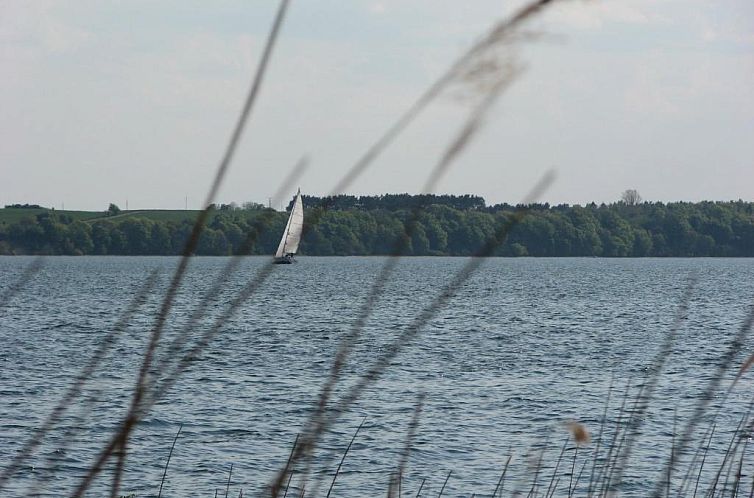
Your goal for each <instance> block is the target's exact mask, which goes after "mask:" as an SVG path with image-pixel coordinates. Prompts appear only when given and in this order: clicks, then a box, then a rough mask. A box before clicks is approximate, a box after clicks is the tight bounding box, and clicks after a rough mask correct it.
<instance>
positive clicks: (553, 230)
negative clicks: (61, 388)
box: [0, 194, 754, 257]
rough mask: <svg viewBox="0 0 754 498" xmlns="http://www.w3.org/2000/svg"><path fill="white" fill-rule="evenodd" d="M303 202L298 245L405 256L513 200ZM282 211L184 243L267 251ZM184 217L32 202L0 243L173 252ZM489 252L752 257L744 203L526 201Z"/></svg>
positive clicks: (247, 217)
mask: <svg viewBox="0 0 754 498" xmlns="http://www.w3.org/2000/svg"><path fill="white" fill-rule="evenodd" d="M304 205H305V209H306V220H307V225H306V227H305V234H304V238H303V241H302V243H301V248H300V251H299V252H300V254H305V255H316V256H329V255H384V254H390V253H391V252H392V251H393V250H394V247H395V246H396V241H399V240H403V241H404V244H403V247H404V249H405V251H404V253H405V254H409V255H452V256H466V255H472V254H474V253H475V251H477V250H478V249H479V248H480V247H482V245H483V244H484V243H485V241H486V240H487V239H488V238H490V237H491V236H492V235H493V234H494V232H495V230H496V229H497V228H498V227H500V226H501V225H502V224H504V223H506V222H508V221H509V220H510V219H511V217H512V216H513V214H514V213H515V212H516V209H519V208H520V207H521V206H519V207H518V208H517V207H516V206H511V205H507V204H498V205H494V206H487V205H486V204H485V202H484V199H482V198H481V197H477V196H469V195H467V196H449V195H444V196H430V195H425V196H412V195H408V194H403V195H385V196H370V197H356V196H337V197H334V198H326V199H320V198H314V197H305V198H304ZM15 207H17V206H7V207H6V211H8V210H10V209H13V208H15ZM18 207H19V208H20V207H27V206H18ZM286 219H287V214H286V213H285V212H278V211H274V210H272V209H267V208H264V207H263V206H261V205H259V204H254V203H249V204H247V205H245V206H244V207H243V208H239V207H237V206H235V205H221V206H217V207H215V208H213V210H212V212H211V214H210V217H209V222H208V225H207V227H206V229H205V231H204V233H203V234H202V236H201V240H200V243H199V246H198V248H197V250H196V254H197V255H229V254H236V253H249V254H272V253H273V252H274V251H275V249H276V247H277V244H278V241H279V238H280V234H281V233H282V231H283V229H284V226H285V222H286ZM407 226H408V227H413V228H412V229H410V230H409V231H410V236H409V237H405V233H406V227H407ZM191 228H192V222H191V221H190V220H189V219H183V220H180V221H175V220H160V219H150V218H149V217H142V216H140V215H139V213H130V212H125V213H124V212H121V211H120V210H118V209H117V206H114V205H111V206H110V208H109V209H108V211H105V212H103V213H101V215H98V216H96V217H93V218H89V219H75V218H74V217H71V216H68V215H66V214H64V213H60V212H56V211H54V210H43V211H42V212H40V213H39V214H36V215H33V216H25V217H21V218H20V219H17V220H15V221H3V222H0V254H69V255H82V254H101V255H106V254H117V255H175V254H180V253H181V251H182V248H183V246H184V243H185V242H186V240H187V238H188V236H189V234H190V233H191ZM247 240H252V241H253V244H252V245H251V247H247V246H246V245H245V241H247ZM496 255H498V256H604V257H627V256H639V257H640V256H663V257H664V256H754V203H751V202H744V201H737V202H699V203H687V202H674V203H667V204H664V203H660V202H636V203H634V202H625V201H621V202H616V203H613V204H601V205H597V204H588V205H586V206H579V205H575V206H569V205H557V206H550V205H549V204H534V205H530V206H527V210H526V215H525V216H524V217H523V218H522V219H521V221H520V222H519V223H517V224H515V226H514V227H513V229H512V231H511V232H510V234H509V236H508V237H507V239H506V240H505V242H504V243H503V244H502V245H501V246H500V247H498V248H497V251H496Z"/></svg>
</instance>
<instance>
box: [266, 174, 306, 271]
mask: <svg viewBox="0 0 754 498" xmlns="http://www.w3.org/2000/svg"><path fill="white" fill-rule="evenodd" d="M303 229H304V203H303V202H302V201H301V189H298V192H297V193H296V200H294V201H293V209H291V215H290V216H288V223H287V224H286V225H285V231H284V232H283V238H282V239H280V245H278V250H277V251H276V252H275V259H274V261H273V263H275V264H279V265H289V264H291V263H293V261H294V260H293V255H294V254H296V251H298V244H299V242H301V232H302V231H303Z"/></svg>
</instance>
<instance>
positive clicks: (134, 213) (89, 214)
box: [0, 208, 199, 225]
mask: <svg viewBox="0 0 754 498" xmlns="http://www.w3.org/2000/svg"><path fill="white" fill-rule="evenodd" d="M47 211H53V210H51V209H47V208H3V209H0V224H3V223H5V224H8V225H10V224H12V223H17V222H18V221H19V220H21V219H23V218H34V217H35V216H37V215H38V214H41V213H44V212H47ZM54 212H55V213H56V214H58V215H66V216H70V217H71V219H72V220H74V221H76V220H80V221H94V220H98V219H104V218H105V213H104V212H103V211H67V210H58V209H56V210H54ZM198 213H199V211H193V210H189V211H187V210H183V209H181V210H178V209H144V210H131V211H121V213H120V214H119V215H117V216H111V217H109V219H111V220H116V219H117V220H121V221H122V220H123V219H125V218H130V217H139V218H147V219H149V220H153V221H175V222H181V221H183V220H194V219H196V215H197V214H198Z"/></svg>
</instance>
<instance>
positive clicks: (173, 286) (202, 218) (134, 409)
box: [73, 0, 289, 498]
mask: <svg viewBox="0 0 754 498" xmlns="http://www.w3.org/2000/svg"><path fill="white" fill-rule="evenodd" d="M288 3H289V0H281V2H280V7H279V9H278V12H277V15H276V17H275V21H274V23H273V26H272V29H271V30H270V34H269V37H268V39H267V43H266V45H265V48H264V51H263V53H262V57H261V59H260V62H259V66H258V68H257V71H256V73H255V76H254V78H253V80H252V84H251V88H250V89H249V93H248V95H247V97H246V100H245V102H244V105H243V108H242V110H241V113H240V115H239V118H238V121H237V123H236V126H235V128H234V130H233V133H232V134H231V137H230V140H229V142H228V146H227V147H226V149H225V153H224V155H223V157H222V159H221V161H220V164H219V165H218V169H217V172H216V174H215V177H214V179H213V181H212V185H211V187H210V189H209V192H208V193H207V197H206V201H205V205H206V206H210V205H211V204H212V202H213V201H214V198H215V196H216V194H217V191H218V190H219V188H220V185H221V184H222V181H223V179H224V178H225V175H226V173H227V171H228V168H229V166H230V163H231V161H232V159H233V156H234V155H235V151H236V148H237V146H238V143H239V141H240V138H241V135H242V134H243V130H244V128H245V126H246V122H247V121H248V118H249V115H250V114H251V110H252V108H253V105H254V103H255V102H256V98H257V95H258V93H259V90H260V88H261V85H262V81H263V79H264V75H265V73H266V70H267V66H268V63H269V60H270V56H271V54H272V49H273V47H274V45H275V41H276V40H277V35H278V33H279V31H280V27H281V25H282V21H283V19H284V17H285V12H286V9H287V6H288ZM209 211H210V208H209V207H208V208H206V209H204V210H203V211H201V212H200V214H199V216H197V219H196V222H195V223H194V227H193V230H192V233H191V237H190V238H189V240H188V241H187V243H186V246H185V248H184V253H183V257H182V258H181V260H180V262H179V264H178V268H177V269H176V271H175V273H174V275H173V279H172V281H171V283H170V286H169V287H168V290H167V292H166V294H165V298H164V300H163V303H162V306H161V309H160V312H159V313H158V315H157V320H156V324H155V326H154V328H153V329H152V332H151V334H150V339H149V345H148V346H147V349H146V351H145V354H144V360H143V362H142V366H141V368H140V369H139V374H138V376H137V380H136V386H135V388H134V393H133V399H132V402H131V407H130V408H129V411H128V414H127V415H126V416H125V418H124V420H123V422H122V424H121V425H120V429H119V431H118V434H116V435H115V436H114V437H113V439H111V441H110V443H108V444H107V445H106V446H105V448H104V449H103V450H102V452H101V453H100V455H99V456H98V457H97V459H96V460H95V462H94V463H93V464H92V466H91V467H90V469H89V472H88V473H87V475H86V476H85V477H84V479H83V480H82V482H81V484H80V485H79V486H78V487H77V489H76V491H75V492H74V494H73V496H74V497H75V498H78V497H80V496H82V495H83V493H84V492H85V491H86V490H87V489H88V487H89V485H90V484H91V482H92V480H93V479H94V478H95V477H96V476H97V475H98V474H99V472H100V471H101V470H102V467H103V465H104V464H105V462H106V461H107V460H108V459H109V458H110V456H111V455H112V453H113V451H115V449H116V448H117V447H118V446H122V447H123V448H124V449H125V447H126V446H127V445H126V443H127V441H128V438H129V435H130V433H131V431H132V430H133V429H134V427H135V425H136V424H137V423H138V421H139V419H140V417H141V416H143V411H142V410H143V406H142V401H143V399H144V397H145V395H146V390H147V385H146V378H147V372H148V371H149V369H150V368H151V367H152V365H153V358H154V355H155V351H156V349H157V346H158V344H159V342H160V338H161V336H162V331H163V329H164V326H165V322H166V320H167V317H168V314H169V312H170V310H171V309H172V306H173V303H174V301H175V296H176V294H177V291H178V288H179V287H180V284H181V282H182V280H183V277H184V275H185V272H186V269H187V267H188V263H189V260H190V258H191V255H192V254H193V253H194V251H195V249H196V246H197V244H198V243H199V236H200V235H201V232H202V231H203V229H204V225H205V224H206V221H207V217H208V216H209ZM120 440H123V441H124V442H123V444H122V445H121V444H120V443H119V441H120Z"/></svg>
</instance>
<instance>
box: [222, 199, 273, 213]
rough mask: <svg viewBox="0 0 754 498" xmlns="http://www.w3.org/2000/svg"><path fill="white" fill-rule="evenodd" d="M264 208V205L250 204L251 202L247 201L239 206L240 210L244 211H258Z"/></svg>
mask: <svg viewBox="0 0 754 498" xmlns="http://www.w3.org/2000/svg"><path fill="white" fill-rule="evenodd" d="M231 204H233V203H231ZM265 207H267V206H265V205H264V204H260V203H258V202H252V201H247V202H244V203H243V204H241V208H242V209H244V210H246V211H259V210H260V209H264V208H265Z"/></svg>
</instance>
